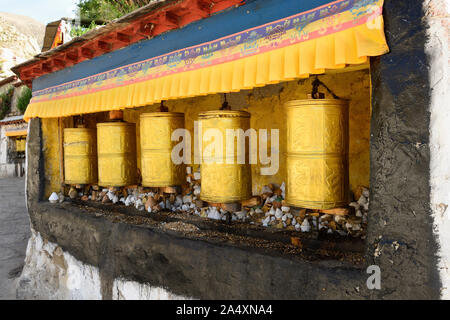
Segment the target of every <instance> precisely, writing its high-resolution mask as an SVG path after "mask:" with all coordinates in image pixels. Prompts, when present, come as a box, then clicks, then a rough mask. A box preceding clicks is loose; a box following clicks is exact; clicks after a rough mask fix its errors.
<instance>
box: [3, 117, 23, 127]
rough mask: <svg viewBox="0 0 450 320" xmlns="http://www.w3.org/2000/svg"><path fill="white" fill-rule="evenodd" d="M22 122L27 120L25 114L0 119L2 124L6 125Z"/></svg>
mask: <svg viewBox="0 0 450 320" xmlns="http://www.w3.org/2000/svg"><path fill="white" fill-rule="evenodd" d="M21 122H25V121H24V120H23V115H22V116H14V117H8V118H5V119H3V120H0V126H2V125H6V124H13V123H21Z"/></svg>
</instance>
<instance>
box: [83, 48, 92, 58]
mask: <svg viewBox="0 0 450 320" xmlns="http://www.w3.org/2000/svg"><path fill="white" fill-rule="evenodd" d="M81 56H82V57H83V58H87V59H92V58H93V57H94V56H95V50H93V49H92V48H89V47H82V48H81Z"/></svg>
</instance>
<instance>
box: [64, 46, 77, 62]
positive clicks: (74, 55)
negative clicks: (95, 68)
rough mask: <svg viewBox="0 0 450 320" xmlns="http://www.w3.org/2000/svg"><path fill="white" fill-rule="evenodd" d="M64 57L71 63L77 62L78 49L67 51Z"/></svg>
mask: <svg viewBox="0 0 450 320" xmlns="http://www.w3.org/2000/svg"><path fill="white" fill-rule="evenodd" d="M66 59H67V60H69V61H70V62H72V63H78V61H79V60H80V55H79V52H78V49H75V50H72V51H69V52H67V53H66Z"/></svg>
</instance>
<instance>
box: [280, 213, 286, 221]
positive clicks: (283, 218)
mask: <svg viewBox="0 0 450 320" xmlns="http://www.w3.org/2000/svg"><path fill="white" fill-rule="evenodd" d="M281 220H282V221H283V222H285V221H286V220H287V216H286V215H285V214H284V215H283V216H282V217H281Z"/></svg>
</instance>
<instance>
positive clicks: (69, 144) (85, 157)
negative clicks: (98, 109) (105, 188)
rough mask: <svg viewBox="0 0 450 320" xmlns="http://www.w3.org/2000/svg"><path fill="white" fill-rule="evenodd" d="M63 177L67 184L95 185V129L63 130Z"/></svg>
mask: <svg viewBox="0 0 450 320" xmlns="http://www.w3.org/2000/svg"><path fill="white" fill-rule="evenodd" d="M64 176H65V183H67V184H91V183H97V142H96V134H95V129H86V128H66V129H64Z"/></svg>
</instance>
